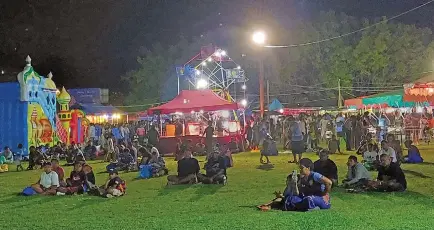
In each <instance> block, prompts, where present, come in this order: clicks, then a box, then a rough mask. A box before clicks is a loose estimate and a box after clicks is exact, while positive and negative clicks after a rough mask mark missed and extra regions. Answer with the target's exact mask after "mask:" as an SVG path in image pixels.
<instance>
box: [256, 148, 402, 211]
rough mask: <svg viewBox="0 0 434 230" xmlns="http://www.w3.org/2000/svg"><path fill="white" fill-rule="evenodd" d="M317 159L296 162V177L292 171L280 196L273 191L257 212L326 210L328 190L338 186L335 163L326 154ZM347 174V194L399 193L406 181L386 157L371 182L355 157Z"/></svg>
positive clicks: (324, 152) (390, 159) (399, 168)
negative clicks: (297, 170) (365, 192)
mask: <svg viewBox="0 0 434 230" xmlns="http://www.w3.org/2000/svg"><path fill="white" fill-rule="evenodd" d="M319 155H320V159H319V160H318V161H316V162H314V163H313V162H312V161H311V160H310V159H308V158H303V159H301V160H300V163H299V169H300V174H298V175H297V172H296V171H293V173H292V174H290V175H289V176H288V178H287V183H286V188H285V190H284V192H283V193H281V192H275V195H276V197H275V198H274V199H273V200H272V201H271V202H268V203H265V204H262V205H259V206H258V208H259V209H260V210H263V211H266V210H270V209H279V210H284V211H309V210H314V209H329V208H330V207H331V203H330V191H331V188H332V187H333V186H337V185H338V170H337V167H336V164H335V163H334V162H333V161H332V160H330V159H329V158H328V151H327V150H322V151H321V152H320V154H319ZM347 165H348V173H347V176H346V178H345V179H344V180H343V181H342V185H341V186H342V187H345V188H347V191H348V192H361V191H378V192H402V191H405V190H406V189H407V181H406V178H405V175H404V172H403V171H402V169H401V167H400V166H399V164H398V163H395V162H393V161H392V158H391V157H390V156H389V155H387V154H382V155H381V156H380V163H379V167H378V168H377V170H378V175H377V178H376V179H375V180H372V179H371V175H370V173H369V171H368V170H367V169H366V168H365V166H364V165H363V164H362V163H359V162H358V160H357V157H356V156H350V157H349V158H348V162H347Z"/></svg>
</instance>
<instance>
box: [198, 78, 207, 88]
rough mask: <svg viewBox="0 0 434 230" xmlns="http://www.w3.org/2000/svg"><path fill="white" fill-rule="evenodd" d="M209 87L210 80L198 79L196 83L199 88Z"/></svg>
mask: <svg viewBox="0 0 434 230" xmlns="http://www.w3.org/2000/svg"><path fill="white" fill-rule="evenodd" d="M207 87H208V81H207V80H205V79H203V78H201V79H199V80H197V83H196V88H197V89H205V88H207Z"/></svg>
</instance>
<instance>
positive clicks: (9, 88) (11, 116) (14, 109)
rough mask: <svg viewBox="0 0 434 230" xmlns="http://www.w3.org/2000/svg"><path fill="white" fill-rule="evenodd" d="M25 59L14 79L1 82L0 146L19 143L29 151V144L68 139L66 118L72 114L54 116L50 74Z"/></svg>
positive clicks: (54, 109)
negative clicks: (43, 72)
mask: <svg viewBox="0 0 434 230" xmlns="http://www.w3.org/2000/svg"><path fill="white" fill-rule="evenodd" d="M26 62H27V64H26V66H25V67H24V70H23V71H21V72H20V73H19V74H18V76H17V82H7V83H1V84H0V92H1V93H0V130H1V134H0V145H1V146H2V147H4V146H9V147H10V148H11V149H12V151H16V150H17V149H16V148H17V145H18V144H19V143H21V144H23V146H24V153H25V154H28V149H29V147H30V146H41V145H46V144H49V145H50V146H51V145H53V144H55V143H57V142H58V141H61V142H68V136H69V133H68V132H69V127H68V122H67V120H68V119H69V120H71V115H70V114H68V113H67V114H66V117H63V119H62V120H60V119H59V117H58V116H57V113H56V103H57V100H56V92H57V88H56V84H55V83H54V82H53V80H52V78H53V75H52V74H51V73H49V74H48V76H47V77H44V76H41V75H39V74H38V73H37V72H36V71H34V69H33V67H32V65H31V59H30V57H29V56H28V57H27V58H26ZM63 90H64V89H63ZM61 106H62V105H61ZM66 109H68V108H67V107H66ZM62 116H63V114H62Z"/></svg>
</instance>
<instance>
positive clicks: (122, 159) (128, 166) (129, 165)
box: [116, 148, 136, 171]
mask: <svg viewBox="0 0 434 230" xmlns="http://www.w3.org/2000/svg"><path fill="white" fill-rule="evenodd" d="M135 165H136V162H135V161H134V157H133V155H131V153H130V150H129V149H127V148H124V149H123V150H122V152H121V153H120V154H119V161H118V163H117V166H116V168H118V169H119V170H125V171H130V170H134V169H135Z"/></svg>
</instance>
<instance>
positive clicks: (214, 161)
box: [197, 150, 227, 185]
mask: <svg viewBox="0 0 434 230" xmlns="http://www.w3.org/2000/svg"><path fill="white" fill-rule="evenodd" d="M226 168H227V162H226V159H225V156H224V155H222V154H221V153H219V152H218V151H216V150H214V151H213V152H212V153H211V154H210V155H209V157H208V161H207V162H206V163H205V172H206V174H205V175H204V174H200V173H199V174H198V175H197V177H198V180H199V182H202V183H204V184H223V185H225V184H226V181H227V178H226Z"/></svg>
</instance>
